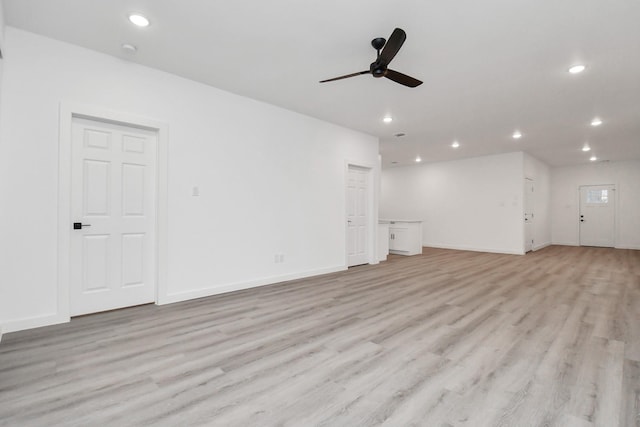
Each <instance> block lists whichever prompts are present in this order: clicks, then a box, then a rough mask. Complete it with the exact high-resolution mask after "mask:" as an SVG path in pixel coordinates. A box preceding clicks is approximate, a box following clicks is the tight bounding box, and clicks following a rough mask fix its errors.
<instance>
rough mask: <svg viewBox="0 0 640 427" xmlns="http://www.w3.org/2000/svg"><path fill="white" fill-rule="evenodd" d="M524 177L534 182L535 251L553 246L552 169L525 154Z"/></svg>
mask: <svg viewBox="0 0 640 427" xmlns="http://www.w3.org/2000/svg"><path fill="white" fill-rule="evenodd" d="M524 177H525V178H529V179H532V180H533V182H534V189H535V191H534V193H533V194H534V196H533V213H534V218H533V250H537V249H541V248H543V247H545V246H549V245H550V244H551V169H550V168H549V166H547V164H546V163H543V162H541V161H540V160H538V159H536V158H535V157H533V156H531V155H529V154H527V153H525V154H524Z"/></svg>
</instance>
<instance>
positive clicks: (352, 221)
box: [347, 165, 371, 267]
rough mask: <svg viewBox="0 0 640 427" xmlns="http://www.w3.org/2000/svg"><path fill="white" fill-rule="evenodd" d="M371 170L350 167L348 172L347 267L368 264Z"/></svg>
mask: <svg viewBox="0 0 640 427" xmlns="http://www.w3.org/2000/svg"><path fill="white" fill-rule="evenodd" d="M370 174H371V169H369V168H364V167H360V166H355V165H349V166H348V171H347V266H348V267H352V266H355V265H361V264H367V263H368V262H369V255H370V254H369V248H370V239H371V236H370V232H369V230H370V228H371V227H370V219H371V212H370V209H369V205H370V200H369V198H370V195H369V192H370V183H369V181H370Z"/></svg>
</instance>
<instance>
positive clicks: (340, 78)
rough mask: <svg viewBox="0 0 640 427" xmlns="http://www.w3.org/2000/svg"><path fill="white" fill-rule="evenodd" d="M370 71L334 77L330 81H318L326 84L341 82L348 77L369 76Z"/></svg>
mask: <svg viewBox="0 0 640 427" xmlns="http://www.w3.org/2000/svg"><path fill="white" fill-rule="evenodd" d="M370 73H371V71H370V70H367V71H359V72H357V73H351V74H347V75H345V76H340V77H334V78H332V79H327V80H320V83H326V82H333V81H335V80H342V79H348V78H349V77H355V76H360V75H362V74H370Z"/></svg>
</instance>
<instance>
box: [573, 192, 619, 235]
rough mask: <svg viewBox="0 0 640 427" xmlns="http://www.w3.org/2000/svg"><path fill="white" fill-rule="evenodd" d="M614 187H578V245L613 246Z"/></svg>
mask: <svg viewBox="0 0 640 427" xmlns="http://www.w3.org/2000/svg"><path fill="white" fill-rule="evenodd" d="M614 236H615V186H614V185H584V186H581V187H580V245H581V246H604V247H614V246H615V238H614Z"/></svg>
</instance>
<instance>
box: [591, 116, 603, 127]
mask: <svg viewBox="0 0 640 427" xmlns="http://www.w3.org/2000/svg"><path fill="white" fill-rule="evenodd" d="M601 124H602V120H600V119H599V118H597V117H596V118H595V119H593V120H591V126H600V125H601Z"/></svg>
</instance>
